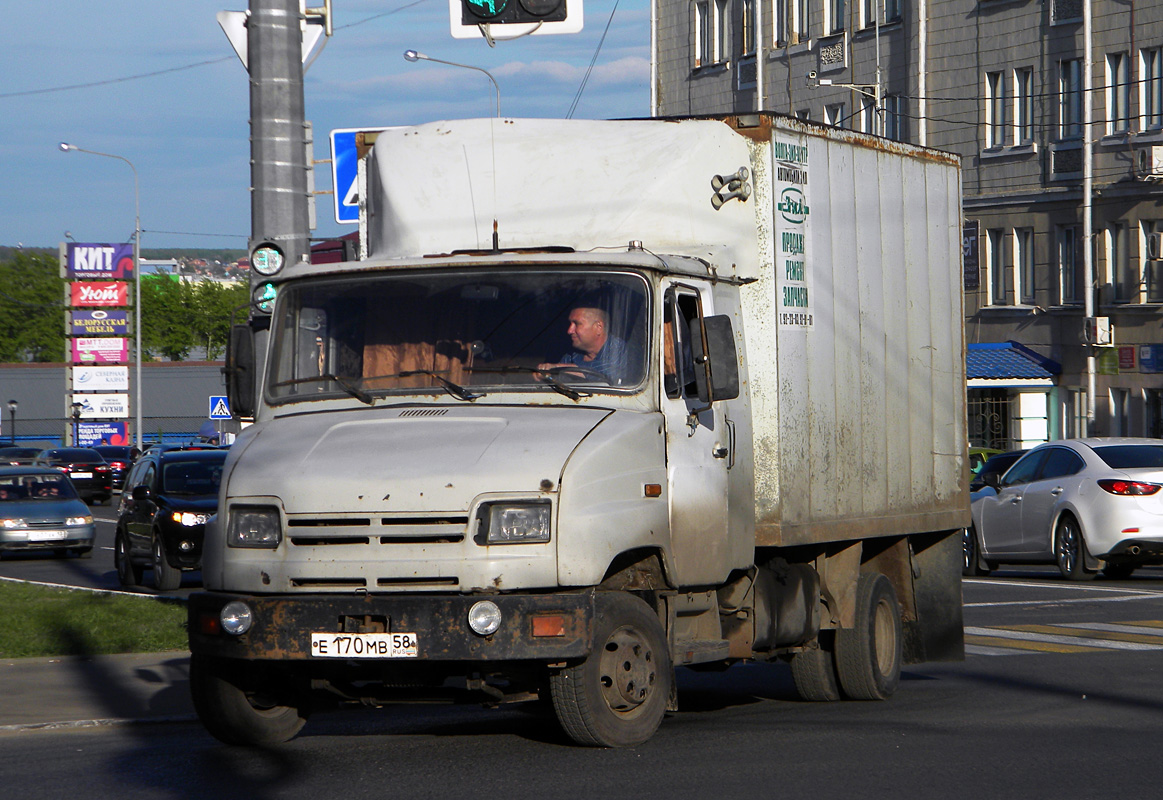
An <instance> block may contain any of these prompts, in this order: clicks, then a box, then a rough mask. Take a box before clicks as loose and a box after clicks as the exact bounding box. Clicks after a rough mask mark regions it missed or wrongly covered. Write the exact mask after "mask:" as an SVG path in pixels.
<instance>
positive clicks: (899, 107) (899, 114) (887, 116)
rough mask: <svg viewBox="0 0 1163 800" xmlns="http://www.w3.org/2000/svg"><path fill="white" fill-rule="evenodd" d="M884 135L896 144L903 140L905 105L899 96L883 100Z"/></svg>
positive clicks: (891, 96) (893, 95) (895, 95)
mask: <svg viewBox="0 0 1163 800" xmlns="http://www.w3.org/2000/svg"><path fill="white" fill-rule="evenodd" d="M884 135H885V136H887V137H888V138H889V139H894V140H896V141H898V142H903V141H904V140H905V105H904V98H902V97H901V96H900V95H899V94H890V95H889V96H888V97H886V98H884Z"/></svg>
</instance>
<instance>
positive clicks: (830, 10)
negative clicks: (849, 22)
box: [824, 0, 844, 33]
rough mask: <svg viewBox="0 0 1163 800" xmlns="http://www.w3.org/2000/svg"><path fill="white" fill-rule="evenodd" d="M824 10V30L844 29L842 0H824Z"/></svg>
mask: <svg viewBox="0 0 1163 800" xmlns="http://www.w3.org/2000/svg"><path fill="white" fill-rule="evenodd" d="M824 10H825V11H826V12H827V17H826V18H825V19H824V30H826V31H827V32H828V33H839V32H840V31H842V30H844V0H824Z"/></svg>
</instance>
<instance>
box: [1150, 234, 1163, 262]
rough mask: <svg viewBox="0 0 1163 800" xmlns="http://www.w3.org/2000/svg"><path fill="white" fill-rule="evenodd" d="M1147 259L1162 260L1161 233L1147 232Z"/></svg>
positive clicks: (1162, 245) (1162, 236)
mask: <svg viewBox="0 0 1163 800" xmlns="http://www.w3.org/2000/svg"><path fill="white" fill-rule="evenodd" d="M1147 260H1148V261H1159V260H1163V233H1148V234H1147Z"/></svg>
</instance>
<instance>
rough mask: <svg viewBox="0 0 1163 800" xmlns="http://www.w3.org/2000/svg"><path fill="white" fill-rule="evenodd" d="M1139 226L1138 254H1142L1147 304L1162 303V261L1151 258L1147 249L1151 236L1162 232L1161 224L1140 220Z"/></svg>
mask: <svg viewBox="0 0 1163 800" xmlns="http://www.w3.org/2000/svg"><path fill="white" fill-rule="evenodd" d="M1139 224H1140V225H1141V226H1142V229H1143V239H1142V247H1141V248H1139V252H1141V253H1142V254H1143V284H1144V288H1145V289H1146V293H1147V302H1148V303H1163V260H1160V259H1158V258H1151V256H1152V252H1151V250H1150V249H1149V245H1150V240H1151V236H1152V234H1155V235H1159V233H1160V232H1161V231H1163V222H1158V221H1155V220H1142V221H1141V222H1140V223H1139Z"/></svg>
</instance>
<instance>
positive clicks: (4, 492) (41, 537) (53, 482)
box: [0, 466, 97, 558]
mask: <svg viewBox="0 0 1163 800" xmlns="http://www.w3.org/2000/svg"><path fill="white" fill-rule="evenodd" d="M96 531H97V528H96V526H95V525H94V524H93V515H92V514H90V513H89V509H88V507H87V506H86V505H85V503H84V502H83V501H82V500H81V498H80V497H78V496H77V491H76V489H74V488H73V484H72V483H71V482H70V481H69V479H68V478H67V477H66V476H64V475H62V474H61V473H60V471H58V470H55V469H44V468H40V467H27V466H22V467H10V466H9V467H0V554H3V553H5V552H22V551H23V552H28V551H33V550H52V551H53V552H54V553H56V554H57V555H60V556H64V555H67V554H69V553H74V554H76V555H78V556H80V557H81V558H89V557H90V556H91V555H92V551H93V537H94V535H95V534H96Z"/></svg>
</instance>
